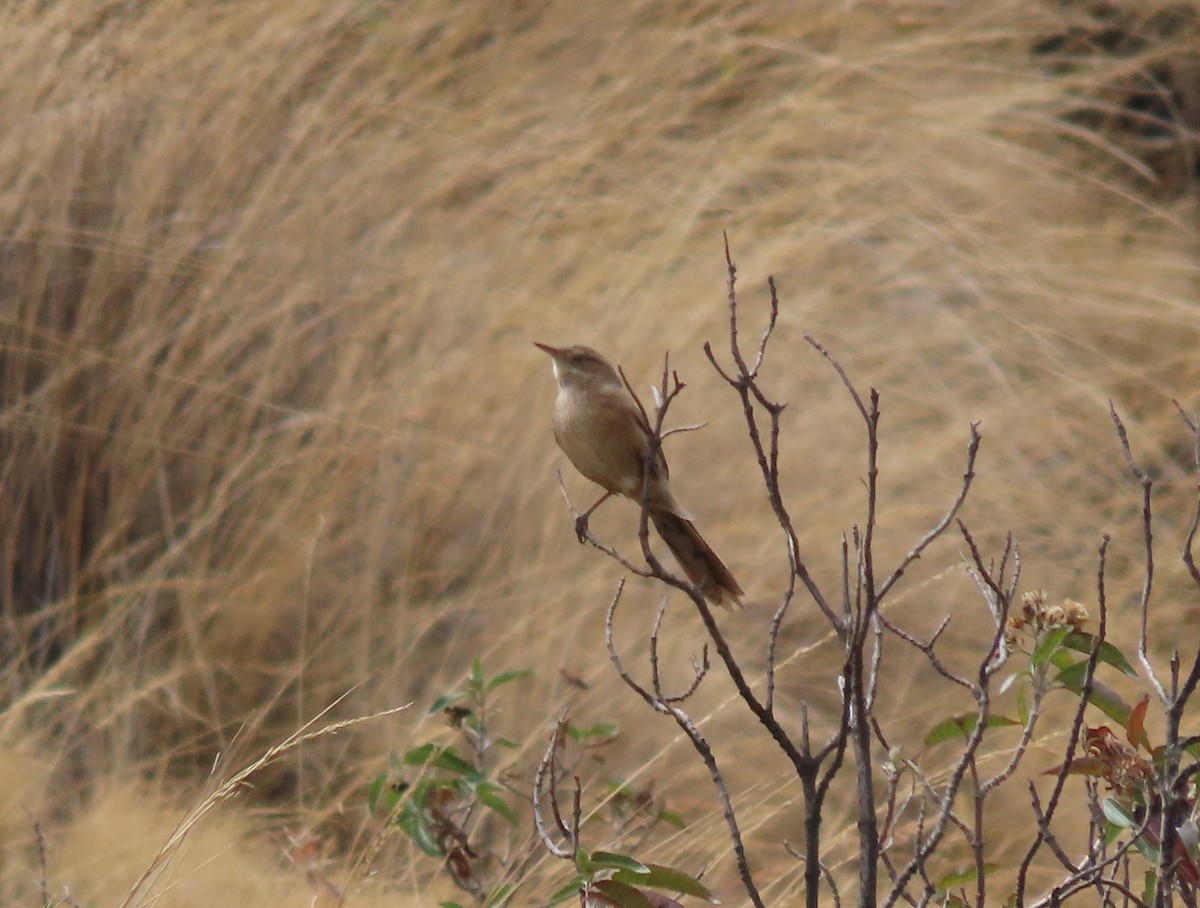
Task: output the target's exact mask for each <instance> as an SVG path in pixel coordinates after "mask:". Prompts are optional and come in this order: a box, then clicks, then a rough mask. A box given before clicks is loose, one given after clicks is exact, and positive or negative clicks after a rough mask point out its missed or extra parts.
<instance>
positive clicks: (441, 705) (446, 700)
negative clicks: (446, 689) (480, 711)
mask: <svg viewBox="0 0 1200 908" xmlns="http://www.w3.org/2000/svg"><path fill="white" fill-rule="evenodd" d="M465 699H467V695H466V694H465V693H463V692H462V691H460V690H456V691H452V692H451V693H448V694H442V695H441V696H440V697H438V698H437V699H436V700H434V701H433V705H432V706H430V707H429V715H431V716H436V715H437V714H438V713H440V712H441V711H442V710H443V709H445V708H446V707H447V706H450V705H451V704H453V703H458V702H460V701H462V700H465Z"/></svg>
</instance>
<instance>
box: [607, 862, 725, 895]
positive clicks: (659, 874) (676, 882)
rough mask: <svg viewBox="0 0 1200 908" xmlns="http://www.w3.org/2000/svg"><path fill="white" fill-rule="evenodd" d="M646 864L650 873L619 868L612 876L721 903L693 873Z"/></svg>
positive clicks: (640, 884) (622, 880) (619, 879)
mask: <svg viewBox="0 0 1200 908" xmlns="http://www.w3.org/2000/svg"><path fill="white" fill-rule="evenodd" d="M645 866H646V869H648V870H649V871H650V872H649V873H644V874H643V873H630V872H629V871H627V870H618V871H617V872H616V873H614V874H613V877H612V878H613V879H614V880H618V881H620V882H622V883H630V884H636V885H638V886H648V887H649V888H651V889H662V890H664V891H665V892H681V893H683V894H684V895H694V896H696V897H697V898H702V899H707V900H708V901H709V902H711V903H712V904H714V905H718V904H720V902H719V901H717V898H716V896H715V895H713V892H712V890H711V889H709V888H708V887H707V886H705V885H704V884H703V883H701V882H700V881H699V880H698V879H696V878H695V877H694V876H692V875H691V874H689V873H684V872H683V871H682V870H677V869H676V868H674V867H667V866H665V865H663V864H646V865H645Z"/></svg>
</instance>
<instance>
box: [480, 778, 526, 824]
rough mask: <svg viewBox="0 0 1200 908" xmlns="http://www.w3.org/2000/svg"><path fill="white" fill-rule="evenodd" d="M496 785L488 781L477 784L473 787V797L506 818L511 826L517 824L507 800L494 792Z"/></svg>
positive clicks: (515, 816)
mask: <svg viewBox="0 0 1200 908" xmlns="http://www.w3.org/2000/svg"><path fill="white" fill-rule="evenodd" d="M496 788H497V786H495V785H493V784H491V783H488V784H487V785H479V786H477V787H476V788H475V797H476V799H477V800H478V801H479V803H480V804H482V805H483V806H484V807H486V808H488V809H489V810H491V811H492V812H493V813H498V814H500V816H502V817H504V819H506V820H508V822H510V823H511V824H512V825H513V826H517V825H519V824H518V821H517V815H516V814H515V813H513V809H512V808H511V807H509V806H508V802H507V801H505V800H503V799H502V798H500V797H499V796H498V795H497V794H496Z"/></svg>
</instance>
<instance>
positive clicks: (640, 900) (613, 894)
mask: <svg viewBox="0 0 1200 908" xmlns="http://www.w3.org/2000/svg"><path fill="white" fill-rule="evenodd" d="M592 889H593V890H595V892H596V893H598V894H599V895H600V897H601V898H603V899H604V900H605V901H606V902H608V903H609V904H610V905H616V906H617V908H654V905H653V903H651V901H650V900H649V899H648V898H646V896H644V895H643V894H642V892H641V890H640V889H636V888H634V887H633V886H630V885H629V884H628V883H622V882H619V881H617V880H601V881H600V882H599V883H596V884H595V885H594V886H593V887H592Z"/></svg>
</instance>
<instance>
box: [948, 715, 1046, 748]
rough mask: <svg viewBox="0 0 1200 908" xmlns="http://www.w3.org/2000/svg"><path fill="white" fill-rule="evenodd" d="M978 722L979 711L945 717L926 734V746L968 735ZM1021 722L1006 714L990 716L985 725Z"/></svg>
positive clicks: (993, 726)
mask: <svg viewBox="0 0 1200 908" xmlns="http://www.w3.org/2000/svg"><path fill="white" fill-rule="evenodd" d="M978 724H979V715H978V714H977V713H962V714H960V715H957V716H951V717H950V718H949V719H943V720H942V721H941V722H939V723H938V724H937V725H935V726H934V727H933V728H931V729H930V730H929V731H928V732H927V733H926V734H925V746H926V747H932V746H933V745H934V744H941V743H942V742H943V741H950V740H952V739H954V738H959V737H966V736H968V735H970V734H971V732H973V731H974V730H975V726H976V725H978ZM1021 724H1023V723H1021V722H1018V721H1017V720H1016V719H1009V718H1007V717H1006V716H988V717H987V721H986V722H985V723H984V727H985V728H1002V727H1005V726H1012V725H1021Z"/></svg>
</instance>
